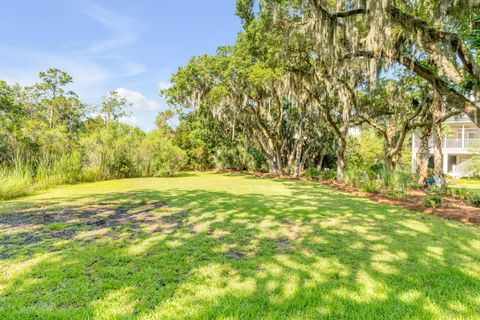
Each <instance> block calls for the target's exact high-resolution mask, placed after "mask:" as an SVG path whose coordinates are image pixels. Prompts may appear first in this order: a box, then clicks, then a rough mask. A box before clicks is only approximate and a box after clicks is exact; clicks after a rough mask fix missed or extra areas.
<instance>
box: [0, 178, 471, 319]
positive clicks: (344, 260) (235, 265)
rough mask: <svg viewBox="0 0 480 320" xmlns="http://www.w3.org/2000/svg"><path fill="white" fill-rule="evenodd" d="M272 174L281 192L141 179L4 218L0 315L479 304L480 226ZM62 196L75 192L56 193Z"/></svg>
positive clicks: (259, 314) (370, 311) (391, 313)
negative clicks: (167, 185) (87, 200)
mask: <svg viewBox="0 0 480 320" xmlns="http://www.w3.org/2000/svg"><path fill="white" fill-rule="evenodd" d="M273 181H274V182H275V183H279V184H281V186H283V187H284V188H286V189H287V190H288V194H286V195H270V196H266V195H265V194H262V193H248V194H234V193H230V192H213V191H207V190H202V189H195V190H185V189H181V188H177V189H170V190H166V191H162V192H159V191H156V190H149V189H144V190H141V189H139V190H135V191H133V192H128V193H111V194H103V195H97V196H94V197H92V203H91V204H89V205H86V206H80V207H78V206H72V207H69V208H64V207H60V206H57V205H55V203H52V202H49V203H45V207H44V208H40V209H38V208H36V209H35V208H34V207H33V204H32V206H30V207H31V208H29V209H25V210H22V211H19V212H16V213H12V214H9V215H5V216H1V217H0V229H1V230H2V236H1V238H0V245H1V250H2V252H3V253H4V254H2V256H1V257H2V259H3V260H0V271H2V273H3V277H2V281H1V282H0V294H1V298H0V314H3V315H8V316H9V317H11V318H22V317H26V318H28V317H34V316H38V317H53V316H56V317H60V318H61V317H68V318H71V317H78V318H82V317H84V316H87V317H96V316H100V315H101V316H103V317H105V318H116V317H147V318H149V317H150V318H157V319H170V318H171V319H179V318H195V319H205V318H217V317H223V318H242V319H257V318H272V319H273V318H275V319H277V318H284V319H292V318H320V317H322V318H335V319H338V318H356V319H358V318H425V319H439V318H446V319H447V318H448V319H452V318H462V317H464V318H468V317H473V316H474V315H478V314H479V313H480V300H479V297H478V292H480V253H479V250H478V249H479V247H480V236H479V234H478V228H476V227H469V226H463V225H461V224H459V223H455V222H448V221H444V220H442V219H439V218H436V217H428V216H424V215H421V214H418V213H414V212H410V211H407V210H404V209H400V208H397V207H393V206H387V205H380V204H376V203H373V202H371V201H369V200H367V199H365V198H363V197H353V196H350V195H347V194H342V193H339V192H337V191H334V190H333V189H330V188H328V187H325V186H321V185H318V184H313V183H308V182H302V181H288V180H273ZM66 200H71V201H72V202H75V198H74V197H73V198H72V197H70V198H68V199H60V198H58V199H55V202H65V201H66ZM22 228H23V229H22ZM32 238H33V239H35V241H30V242H29V241H28V240H26V239H32ZM7 268H8V270H7Z"/></svg>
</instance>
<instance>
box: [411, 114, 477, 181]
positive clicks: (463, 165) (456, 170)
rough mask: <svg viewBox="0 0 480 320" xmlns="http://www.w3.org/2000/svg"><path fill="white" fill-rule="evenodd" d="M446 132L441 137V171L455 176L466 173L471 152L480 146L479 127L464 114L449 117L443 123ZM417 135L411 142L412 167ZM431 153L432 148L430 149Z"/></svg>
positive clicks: (461, 175)
mask: <svg viewBox="0 0 480 320" xmlns="http://www.w3.org/2000/svg"><path fill="white" fill-rule="evenodd" d="M445 126H446V128H447V129H446V130H445V131H446V132H445V136H444V137H443V139H442V151H443V171H444V172H445V173H446V174H448V175H450V176H452V177H456V178H461V177H464V176H466V175H467V173H466V171H467V170H466V169H467V167H468V164H469V161H471V158H472V154H474V153H475V152H478V148H480V129H479V128H478V127H477V126H476V125H475V124H474V123H473V122H472V121H471V120H470V119H469V118H468V117H466V116H459V117H455V118H450V119H449V120H447V122H446V123H445ZM419 142H420V141H419V137H418V135H417V134H415V133H414V135H413V143H412V168H413V171H414V172H415V171H416V168H417V163H416V162H417V151H418V146H419ZM430 154H433V150H432V149H431V150H430Z"/></svg>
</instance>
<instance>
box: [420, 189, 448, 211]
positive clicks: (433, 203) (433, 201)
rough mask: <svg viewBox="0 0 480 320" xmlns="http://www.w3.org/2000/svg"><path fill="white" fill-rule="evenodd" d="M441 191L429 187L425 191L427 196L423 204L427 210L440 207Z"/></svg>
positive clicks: (441, 201)
mask: <svg viewBox="0 0 480 320" xmlns="http://www.w3.org/2000/svg"><path fill="white" fill-rule="evenodd" d="M443 196H444V192H443V190H440V189H438V188H436V187H430V188H429V189H428V191H427V195H426V196H425V199H424V200H423V204H424V205H425V207H427V208H437V207H441V206H442V203H443Z"/></svg>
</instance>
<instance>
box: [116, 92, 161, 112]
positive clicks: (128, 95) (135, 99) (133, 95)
mask: <svg viewBox="0 0 480 320" xmlns="http://www.w3.org/2000/svg"><path fill="white" fill-rule="evenodd" d="M115 91H117V92H118V94H119V95H120V96H121V97H124V98H125V99H127V100H128V101H129V102H131V103H132V104H133V110H135V111H160V110H162V109H165V108H164V107H163V105H162V104H161V103H160V101H156V100H150V99H147V98H146V97H145V96H144V95H143V94H141V93H140V92H137V91H132V90H128V89H125V88H118V89H117V90H115Z"/></svg>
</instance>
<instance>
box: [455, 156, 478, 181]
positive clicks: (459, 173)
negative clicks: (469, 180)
mask: <svg viewBox="0 0 480 320" xmlns="http://www.w3.org/2000/svg"><path fill="white" fill-rule="evenodd" d="M472 161H473V160H472V159H469V160H465V161H463V162H462V163H460V164H459V165H454V166H453V167H452V175H453V176H454V177H457V178H463V177H467V176H469V174H468V170H469V166H470V164H471V162H472Z"/></svg>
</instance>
